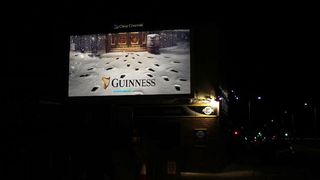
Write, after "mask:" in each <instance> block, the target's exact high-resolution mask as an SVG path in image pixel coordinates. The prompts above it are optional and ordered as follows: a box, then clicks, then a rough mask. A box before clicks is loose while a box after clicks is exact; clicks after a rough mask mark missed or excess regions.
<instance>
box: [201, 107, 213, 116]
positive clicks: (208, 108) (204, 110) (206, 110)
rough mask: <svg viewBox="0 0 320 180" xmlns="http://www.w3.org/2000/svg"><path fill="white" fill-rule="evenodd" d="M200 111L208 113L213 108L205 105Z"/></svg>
mask: <svg viewBox="0 0 320 180" xmlns="http://www.w3.org/2000/svg"><path fill="white" fill-rule="evenodd" d="M202 112H203V113H204V114H206V115H210V114H211V113H212V112H213V108H212V107H210V106H207V107H205V108H204V109H203V110H202Z"/></svg>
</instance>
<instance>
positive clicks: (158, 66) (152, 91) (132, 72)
mask: <svg viewBox="0 0 320 180" xmlns="http://www.w3.org/2000/svg"><path fill="white" fill-rule="evenodd" d="M190 76H191V75H190V31H189V30H188V29H174V30H161V31H139V32H116V33H105V34H90V35H72V36H70V51H69V78H68V96H69V97H79V96H80V97H82V96H130V95H176V94H190V93H191V77H190Z"/></svg>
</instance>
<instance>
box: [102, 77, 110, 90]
mask: <svg viewBox="0 0 320 180" xmlns="http://www.w3.org/2000/svg"><path fill="white" fill-rule="evenodd" d="M109 83H110V77H105V76H103V77H102V84H103V89H107V88H108V86H109Z"/></svg>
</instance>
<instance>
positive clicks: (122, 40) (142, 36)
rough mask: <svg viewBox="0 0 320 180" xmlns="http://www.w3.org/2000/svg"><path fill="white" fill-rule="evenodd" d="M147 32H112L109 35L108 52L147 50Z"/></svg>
mask: <svg viewBox="0 0 320 180" xmlns="http://www.w3.org/2000/svg"><path fill="white" fill-rule="evenodd" d="M146 36H147V33H146V32H126V33H112V34H108V36H107V41H106V45H107V48H106V50H107V52H124V51H125V52H143V51H146Z"/></svg>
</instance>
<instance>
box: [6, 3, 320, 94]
mask: <svg viewBox="0 0 320 180" xmlns="http://www.w3.org/2000/svg"><path fill="white" fill-rule="evenodd" d="M129 7H131V6H128V7H127V8H124V9H121V10H117V9H113V10H110V9H108V8H107V9H108V10H107V9H105V8H103V6H100V5H97V4H96V5H92V6H86V7H84V6H82V5H79V4H78V5H75V6H73V5H72V4H64V5H62V6H58V5H57V6H51V5H47V6H45V7H43V8H36V7H33V8H22V9H21V10H20V9H16V10H15V11H13V12H12V13H13V14H14V13H15V12H17V13H16V14H14V15H12V17H11V16H10V15H9V16H10V18H11V19H7V20H6V22H7V23H8V26H7V27H9V28H8V32H9V34H12V35H13V36H14V37H13V38H12V39H8V40H9V42H8V43H7V44H8V47H9V49H8V51H7V52H8V57H10V58H11V60H12V59H14V58H17V59H20V60H19V61H20V62H19V61H13V60H12V62H11V60H9V59H8V61H7V63H8V64H7V67H13V66H15V67H16V68H7V71H9V73H17V72H18V73H22V74H27V75H28V76H30V77H31V78H36V79H38V80H39V81H43V79H42V78H41V77H39V75H38V74H39V73H42V74H44V76H47V77H48V79H49V80H51V81H53V82H56V83H57V84H54V85H57V86H59V83H58V82H59V81H63V79H64V76H65V74H63V73H62V74H61V73H56V72H59V71H60V72H61V70H62V69H61V67H64V66H65V63H64V62H63V61H57V59H59V58H61V57H62V56H63V53H64V52H61V51H63V48H64V47H59V46H57V45H58V44H59V43H60V42H59V41H63V39H61V37H59V36H61V32H66V31H69V32H72V31H73V32H77V31H88V30H90V28H95V30H98V31H99V30H101V29H99V27H104V26H105V25H104V24H110V21H112V22H113V23H132V22H133V23H141V22H147V23H146V24H152V25H154V26H156V25H161V24H163V22H168V23H166V24H171V25H175V26H179V25H183V24H188V25H190V26H191V27H193V28H198V29H201V28H202V29H206V30H205V31H206V32H210V29H212V30H213V32H214V33H217V36H218V38H217V40H218V51H217V52H218V55H217V57H218V59H219V64H220V66H219V70H220V73H222V74H223V75H225V76H226V84H227V86H228V87H230V88H235V89H240V90H241V92H243V93H248V92H255V93H261V94H268V95H270V96H274V97H276V98H285V99H292V98H297V97H299V98H300V97H301V98H302V99H303V98H304V97H309V98H311V99H315V97H317V96H318V95H317V94H318V91H319V88H318V82H319V80H318V76H319V75H320V73H319V68H318V67H319V66H318V65H317V60H318V58H317V57H318V56H315V51H316V46H315V44H316V42H317V40H316V39H317V38H316V37H317V36H316V35H315V32H316V30H315V27H316V22H317V21H315V17H316V16H315V13H313V12H312V11H308V9H304V10H302V9H299V7H298V8H296V9H290V8H289V7H286V6H283V7H276V8H274V7H268V6H266V7H264V6H263V7H264V8H261V6H260V8H256V9H255V8H251V7H249V6H246V5H242V6H238V7H237V6H235V7H233V8H231V7H224V8H219V7H217V6H206V5H201V6H197V5H195V6H191V7H188V8H184V7H183V8H169V9H168V8H165V9H164V8H163V6H147V7H142V6H140V11H135V12H132V8H129ZM47 8H48V9H47ZM194 9H197V11H195V10H194ZM198 9H201V11H198ZM161 22H162V23H161ZM97 27H98V29H97ZM80 29H81V30H80ZM102 29H103V28H102ZM208 29H209V30H208ZM200 32H201V31H200ZM17 35H19V36H17ZM198 41H199V40H198ZM201 41H203V42H204V44H205V45H208V44H207V43H206V42H205V39H202V40H201ZM17 47H20V48H19V49H20V50H19V52H17ZM47 53H48V54H49V53H53V54H55V55H50V57H49V58H48V60H41V58H39V57H41V56H43V55H46V54H47ZM25 55H26V59H28V60H29V61H28V63H26V62H24V61H21V59H22V58H23V57H24V56H25ZM32 59H34V61H30V60H32ZM57 62H58V63H57ZM41 67H47V68H49V69H48V70H46V69H45V68H41ZM55 69H56V70H57V71H54V70H55ZM52 72H55V75H53V73H52ZM37 84H38V81H37V80H35V81H33V85H37ZM46 86H50V85H46ZM43 93H44V94H46V93H47V94H48V93H51V92H49V91H48V92H43Z"/></svg>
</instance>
